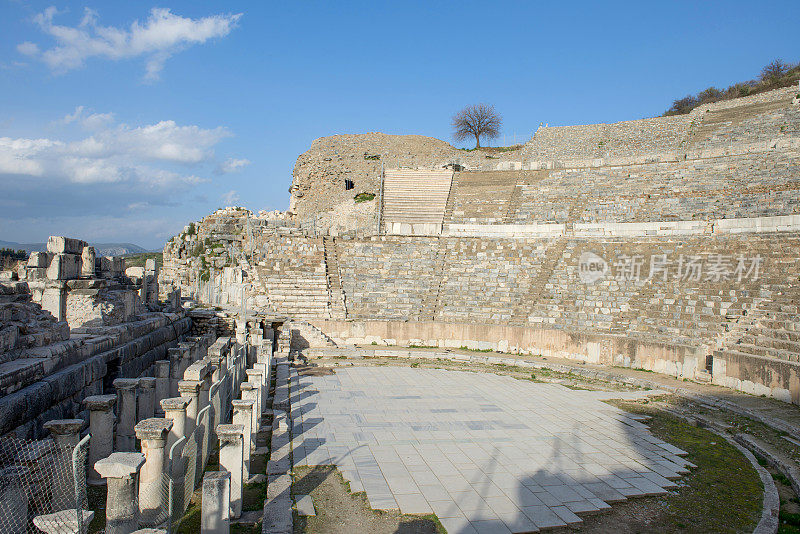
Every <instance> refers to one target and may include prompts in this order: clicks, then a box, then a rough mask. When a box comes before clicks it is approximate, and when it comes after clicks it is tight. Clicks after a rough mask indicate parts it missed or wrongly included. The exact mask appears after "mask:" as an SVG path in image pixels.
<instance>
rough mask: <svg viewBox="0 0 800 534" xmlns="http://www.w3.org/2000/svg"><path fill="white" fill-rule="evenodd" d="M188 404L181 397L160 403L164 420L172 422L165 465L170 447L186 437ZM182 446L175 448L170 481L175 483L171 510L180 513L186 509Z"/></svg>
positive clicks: (165, 449) (166, 447) (167, 461)
mask: <svg viewBox="0 0 800 534" xmlns="http://www.w3.org/2000/svg"><path fill="white" fill-rule="evenodd" d="M189 403H190V401H189V399H184V398H183V397H174V398H170V399H164V400H162V401H161V407H162V408H163V410H164V418H165V419H168V420H171V421H172V429H171V430H170V431H169V434H168V435H167V443H166V445H165V446H164V462H165V465H169V454H170V451H172V446H173V445H175V443H176V442H177V441H178V440H179V439H181V438H182V437H184V436H186V407H187V406H188V405H189ZM187 439H188V437H187ZM185 444H186V442H183V445H185ZM183 445H178V446H177V447H175V451H174V452H173V464H172V473H171V476H172V480H173V481H174V483H175V486H174V487H175V488H176V490H175V492H174V493H173V509H174V510H181V511H182V510H184V509H185V508H186V507H185V506H184V502H183V499H184V491H183V489H184V485H185V483H186V479H185V475H186V472H185V469H184V462H183V461H182V460H181V452H182V451H183Z"/></svg>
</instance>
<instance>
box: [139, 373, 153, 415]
mask: <svg viewBox="0 0 800 534" xmlns="http://www.w3.org/2000/svg"><path fill="white" fill-rule="evenodd" d="M155 395H156V379H155V378H153V377H150V376H143V377H141V378H139V394H138V395H137V397H136V412H137V413H136V419H137V421H144V420H145V419H150V418H151V417H153V415H154V414H155Z"/></svg>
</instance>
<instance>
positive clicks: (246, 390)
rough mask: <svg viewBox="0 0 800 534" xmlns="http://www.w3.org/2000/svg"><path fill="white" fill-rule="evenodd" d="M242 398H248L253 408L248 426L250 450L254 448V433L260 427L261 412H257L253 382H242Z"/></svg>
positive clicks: (255, 390)
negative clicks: (249, 430)
mask: <svg viewBox="0 0 800 534" xmlns="http://www.w3.org/2000/svg"><path fill="white" fill-rule="evenodd" d="M242 399H243V400H250V401H253V410H252V412H251V413H250V418H251V422H250V428H251V430H252V431H251V433H250V436H251V439H250V450H255V448H256V434H258V431H259V429H260V428H261V414H260V413H258V412H259V410H258V406H259V401H258V388H257V387H254V386H253V384H251V383H249V382H245V383H243V384H242Z"/></svg>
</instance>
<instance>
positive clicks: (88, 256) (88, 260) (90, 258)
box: [81, 247, 97, 276]
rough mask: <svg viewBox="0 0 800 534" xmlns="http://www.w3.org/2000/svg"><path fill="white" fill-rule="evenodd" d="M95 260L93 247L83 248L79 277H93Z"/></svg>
mask: <svg viewBox="0 0 800 534" xmlns="http://www.w3.org/2000/svg"><path fill="white" fill-rule="evenodd" d="M96 260H97V255H96V254H95V251H94V247H83V251H82V252H81V262H82V263H81V275H82V276H94V266H95V261H96Z"/></svg>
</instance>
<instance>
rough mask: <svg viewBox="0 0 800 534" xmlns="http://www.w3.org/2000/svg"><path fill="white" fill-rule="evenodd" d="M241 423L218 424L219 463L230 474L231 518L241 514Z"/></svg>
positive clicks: (242, 442) (242, 441) (242, 445)
mask: <svg viewBox="0 0 800 534" xmlns="http://www.w3.org/2000/svg"><path fill="white" fill-rule="evenodd" d="M243 432H244V429H243V428H242V425H219V426H218V427H217V436H219V465H220V468H221V469H222V470H224V471H227V472H228V473H230V474H231V497H230V512H231V517H232V518H238V517H239V516H240V515H242V464H243V447H244V446H245V445H244V440H243V439H242V433H243Z"/></svg>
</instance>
